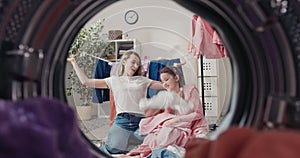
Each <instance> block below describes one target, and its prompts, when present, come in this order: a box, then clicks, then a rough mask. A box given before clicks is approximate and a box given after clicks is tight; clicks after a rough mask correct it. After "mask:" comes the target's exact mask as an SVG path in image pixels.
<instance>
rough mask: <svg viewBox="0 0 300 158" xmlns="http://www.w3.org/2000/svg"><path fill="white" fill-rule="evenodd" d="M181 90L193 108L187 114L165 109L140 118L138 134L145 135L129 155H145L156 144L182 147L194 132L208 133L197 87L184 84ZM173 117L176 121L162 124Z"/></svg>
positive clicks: (194, 134) (164, 146)
mask: <svg viewBox="0 0 300 158" xmlns="http://www.w3.org/2000/svg"><path fill="white" fill-rule="evenodd" d="M183 92H184V96H185V97H184V100H185V101H190V102H193V104H194V106H193V109H191V110H190V111H189V112H188V113H187V114H180V113H177V114H171V113H168V112H167V110H165V111H164V112H162V113H159V114H157V115H155V116H151V117H146V118H144V119H142V120H141V122H140V131H139V132H140V135H146V137H145V139H144V141H143V143H142V144H141V145H140V146H139V147H138V148H136V149H133V150H131V151H130V152H129V155H138V154H140V155H143V156H147V155H148V154H150V153H151V152H152V151H153V149H154V148H155V147H157V146H159V147H163V148H166V147H167V146H169V145H177V146H179V147H184V146H185V144H186V143H187V141H188V140H189V139H191V138H192V137H194V136H196V134H207V133H208V125H207V123H206V120H205V117H204V115H203V109H202V104H201V102H200V99H199V92H198V90H197V88H196V87H195V86H193V85H185V86H184V87H183ZM149 108H151V107H149ZM175 117H176V118H178V121H177V122H175V123H172V124H168V125H163V123H164V122H165V121H168V120H170V119H172V118H175ZM195 131H197V132H195Z"/></svg>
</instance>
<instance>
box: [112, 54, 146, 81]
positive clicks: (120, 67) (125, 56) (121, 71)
mask: <svg viewBox="0 0 300 158" xmlns="http://www.w3.org/2000/svg"><path fill="white" fill-rule="evenodd" d="M131 55H135V56H137V57H138V58H139V60H140V62H139V68H138V69H137V70H136V72H135V73H134V74H133V76H141V75H142V74H143V72H142V71H143V66H142V62H141V57H140V55H139V54H138V53H137V52H135V51H132V50H129V51H127V52H126V53H124V54H123V55H122V58H121V60H120V63H119V65H118V69H117V75H118V76H122V75H123V74H124V69H125V68H124V65H123V64H122V62H123V61H124V60H125V61H126V60H127V59H128V58H129V57H130V56H131Z"/></svg>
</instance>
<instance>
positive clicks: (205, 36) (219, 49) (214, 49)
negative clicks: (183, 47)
mask: <svg viewBox="0 0 300 158" xmlns="http://www.w3.org/2000/svg"><path fill="white" fill-rule="evenodd" d="M216 35H217V33H216V31H215V30H214V29H213V28H212V27H211V25H210V24H209V23H208V22H206V21H205V20H204V19H202V18H201V17H199V16H198V15H193V19H192V38H191V41H190V42H189V44H188V51H189V52H191V53H193V54H194V57H195V58H199V56H200V55H204V56H205V57H206V58H208V59H218V58H223V57H226V56H227V52H226V50H225V48H224V46H223V44H222V42H221V40H220V39H219V38H218V37H217V36H216ZM213 38H215V40H218V41H217V42H218V43H216V41H215V42H214V39H213Z"/></svg>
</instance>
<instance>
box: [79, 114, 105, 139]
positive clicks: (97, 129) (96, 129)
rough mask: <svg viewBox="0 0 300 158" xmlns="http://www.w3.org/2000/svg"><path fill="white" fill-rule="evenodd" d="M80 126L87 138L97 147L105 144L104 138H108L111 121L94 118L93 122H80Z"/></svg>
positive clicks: (103, 118)
mask: <svg viewBox="0 0 300 158" xmlns="http://www.w3.org/2000/svg"><path fill="white" fill-rule="evenodd" d="M79 126H80V128H81V130H82V132H83V133H84V134H85V135H86V136H87V138H88V139H89V140H90V141H91V142H94V143H95V144H96V145H99V143H103V141H102V140H103V138H105V137H106V136H107V131H108V128H109V119H108V118H105V117H102V118H98V116H93V117H92V119H91V120H87V121H79Z"/></svg>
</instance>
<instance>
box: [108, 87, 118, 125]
mask: <svg viewBox="0 0 300 158" xmlns="http://www.w3.org/2000/svg"><path fill="white" fill-rule="evenodd" d="M109 100H110V102H109V104H110V114H109V121H110V123H109V125H110V126H111V125H112V124H113V123H114V119H115V116H116V114H117V111H116V105H115V100H114V96H113V93H112V90H109Z"/></svg>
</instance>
